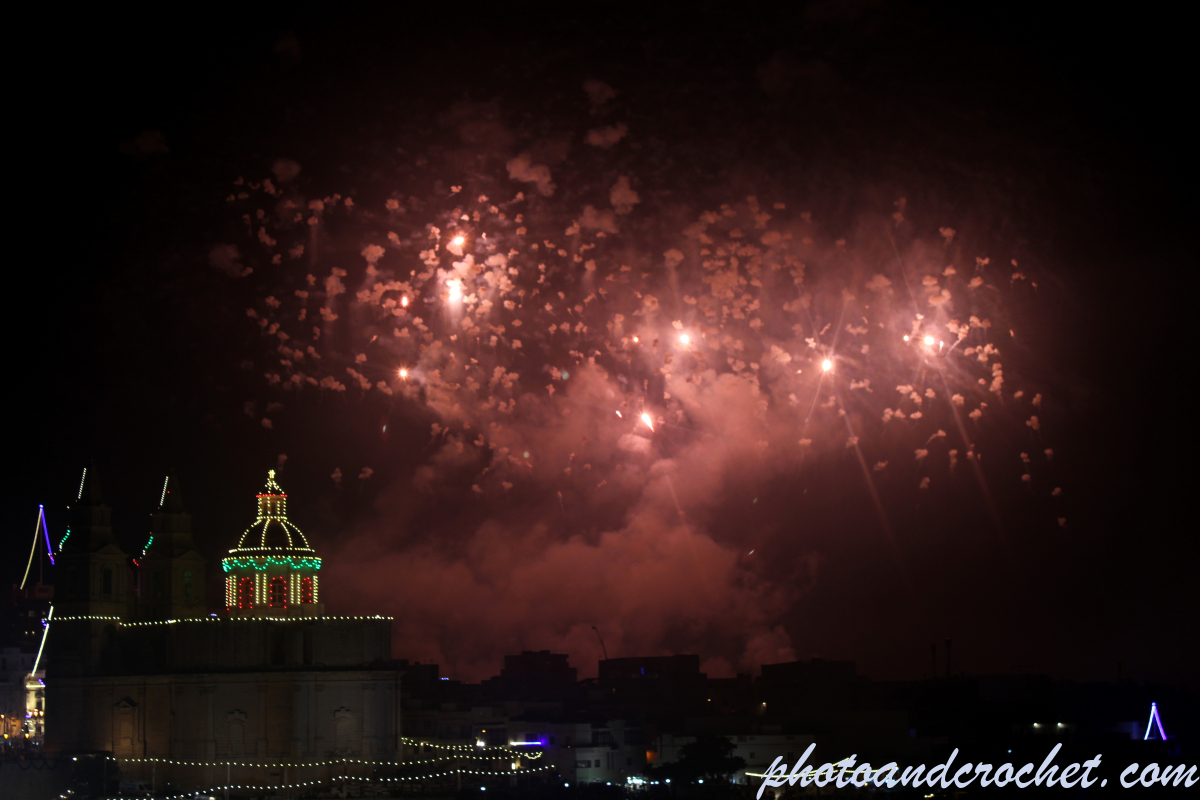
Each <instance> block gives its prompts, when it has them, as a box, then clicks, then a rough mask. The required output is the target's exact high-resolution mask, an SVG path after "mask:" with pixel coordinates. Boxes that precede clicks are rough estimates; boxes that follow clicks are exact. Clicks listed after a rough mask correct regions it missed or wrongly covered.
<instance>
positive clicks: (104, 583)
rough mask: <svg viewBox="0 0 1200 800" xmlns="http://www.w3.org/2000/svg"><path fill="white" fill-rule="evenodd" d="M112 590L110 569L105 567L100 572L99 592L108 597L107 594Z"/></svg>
mask: <svg viewBox="0 0 1200 800" xmlns="http://www.w3.org/2000/svg"><path fill="white" fill-rule="evenodd" d="M112 591H113V574H112V570H111V569H110V568H108V567H105V568H104V571H103V572H101V573H100V592H101V593H102V594H103V595H104V596H105V597H108V596H109V595H111V594H112Z"/></svg>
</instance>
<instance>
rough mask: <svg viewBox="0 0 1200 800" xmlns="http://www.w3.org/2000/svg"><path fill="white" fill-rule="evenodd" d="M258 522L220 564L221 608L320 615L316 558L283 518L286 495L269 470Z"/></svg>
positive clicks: (270, 614) (236, 612) (271, 614)
mask: <svg viewBox="0 0 1200 800" xmlns="http://www.w3.org/2000/svg"><path fill="white" fill-rule="evenodd" d="M257 498H258V518H257V519H255V520H254V524H253V525H251V526H250V527H249V528H247V529H246V532H245V533H243V534H242V537H241V539H239V540H238V544H237V547H235V548H233V549H232V550H230V551H229V556H228V557H226V558H224V559H222V560H221V567H222V568H223V569H224V570H225V607H226V610H227V611H228V612H229V613H231V614H233V615H236V616H256V617H275V616H287V617H295V616H304V617H308V616H320V615H321V614H322V613H323V611H324V608H323V606H322V604H321V602H320V597H319V592H320V589H319V585H318V583H319V581H318V571H319V570H320V569H321V559H319V558H317V556H316V554H315V553H314V551H313V549H312V547H310V546H309V544H308V539H307V537H305V535H304V534H303V533H302V532H301V531H300V529H299V528H297V527H296V526H295V525H294V524H292V522H290V521H289V520H288V518H287V495H286V494H284V492H283V489H281V488H280V487H279V484H277V483H276V482H275V470H270V471H268V472H267V486H266V489H265V490H264V491H263V492H261V493H260V494H258V495H257Z"/></svg>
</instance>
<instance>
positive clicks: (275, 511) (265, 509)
mask: <svg viewBox="0 0 1200 800" xmlns="http://www.w3.org/2000/svg"><path fill="white" fill-rule="evenodd" d="M255 496H256V497H257V498H258V517H257V518H256V519H255V520H254V524H253V525H251V526H250V527H249V528H247V529H246V531H245V533H243V534H242V538H241V539H239V540H238V545H237V547H235V548H234V549H233V550H230V551H229V552H231V553H239V552H243V551H246V550H271V549H284V548H271V547H268V546H267V533H268V531H269V530H270V528H271V523H275V524H277V525H278V526H279V527H280V528H281V529H282V530H283V534H284V536H286V537H287V548H286V549H288V550H304V551H307V552H310V553H311V552H312V548H311V547H309V544H308V539H307V538H306V537H305V536H304V533H303V532H302V531H301V530H300V529H299V528H297V527H296V526H295V525H294V524H292V523H291V522H290V521H289V520H288V518H287V495H286V494H284V493H283V489H281V488H280V487H279V484H278V483H276V482H275V470H273V469H272V470H267V490H266V491H265V492H263V493H262V494H258V495H255ZM260 525H261V526H262V534H261V535H260V536H259V544H260V545H261V546H260V547H245V544H246V538H247V537H248V536H249V535H250V533H251V532H252V531H254V530H255V529H256V528H258V527H259V526H260ZM293 533H294V534H295V535H296V536H298V537H299V539H300V544H299V545H297V544H296V541H295V540H294V539H293V537H292V534H293Z"/></svg>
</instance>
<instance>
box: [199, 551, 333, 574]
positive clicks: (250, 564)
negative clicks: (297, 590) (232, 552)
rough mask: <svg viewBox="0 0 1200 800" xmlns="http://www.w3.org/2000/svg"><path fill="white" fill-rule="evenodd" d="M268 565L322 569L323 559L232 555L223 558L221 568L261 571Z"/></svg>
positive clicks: (314, 557) (225, 569)
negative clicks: (241, 556)
mask: <svg viewBox="0 0 1200 800" xmlns="http://www.w3.org/2000/svg"><path fill="white" fill-rule="evenodd" d="M239 552H240V551H239ZM268 567H291V568H292V569H320V568H321V559H319V558H317V557H316V556H248V557H244V558H236V557H230V558H223V559H221V569H223V570H224V571H225V572H229V571H231V570H234V569H256V570H260V571H261V570H265V569H267V568H268Z"/></svg>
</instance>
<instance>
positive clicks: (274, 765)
mask: <svg viewBox="0 0 1200 800" xmlns="http://www.w3.org/2000/svg"><path fill="white" fill-rule="evenodd" d="M401 741H404V739H403V737H401ZM489 749H491V750H501V749H504V748H496V747H493V748H489ZM513 757H517V758H524V759H527V760H530V761H532V760H535V759H538V758H541V757H542V754H541V753H518V752H516V751H512V750H509V751H507V755H497V756H485V755H478V754H471V755H465V756H442V757H440V758H421V759H410V760H408V761H374V760H371V759H366V758H331V759H328V760H326V761H295V762H289V763H286V764H285V763H280V762H274V761H272V762H256V761H186V760H182V759H174V758H152V757H146V758H120V759H119V760H120V761H125V762H128V763H130V764H170V765H172V766H176V767H258V768H263V769H279V768H280V767H288V768H289V769H302V768H304V767H332V766H335V765H338V764H362V765H365V766H369V767H407V766H411V765H413V764H437V763H441V762H443V761H450V760H453V759H466V758H471V759H474V760H476V761H496V760H499V759H505V760H507V759H510V758H513Z"/></svg>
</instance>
